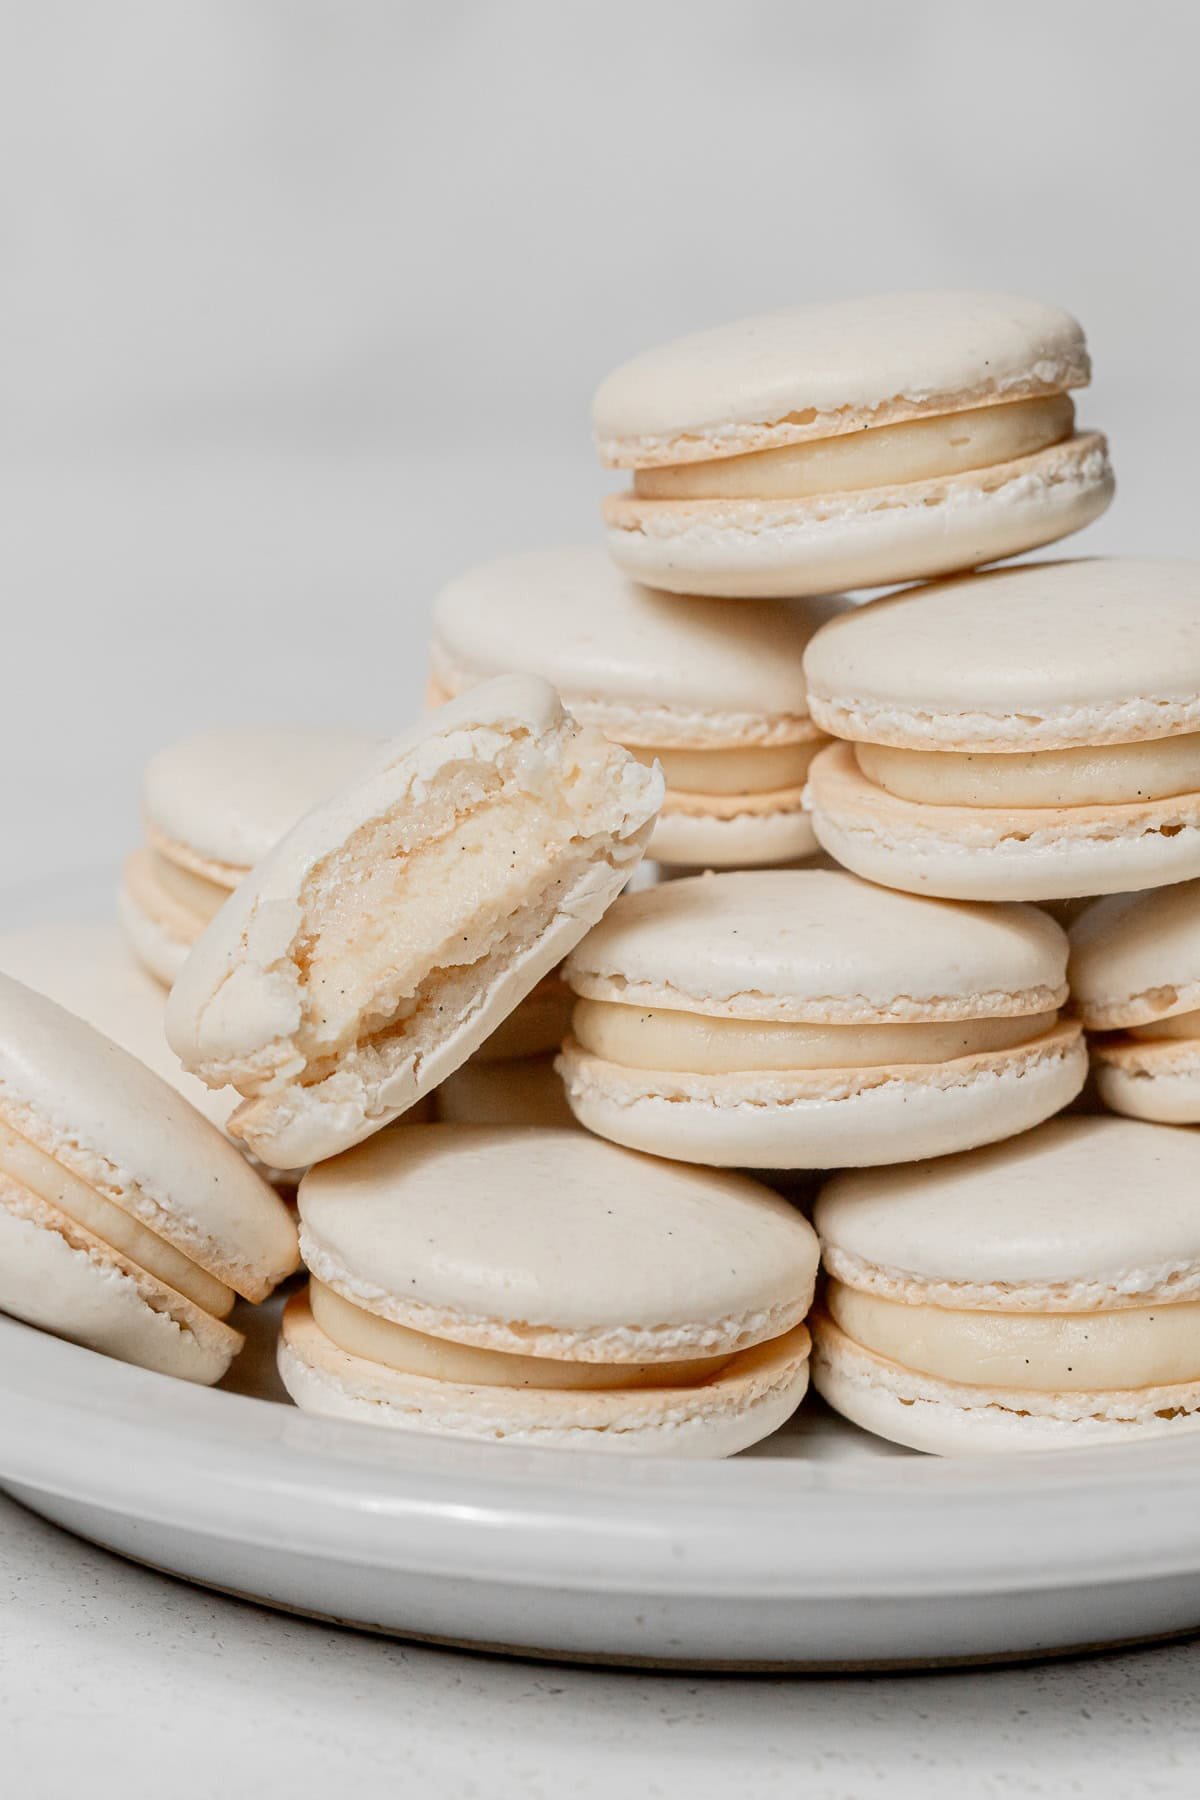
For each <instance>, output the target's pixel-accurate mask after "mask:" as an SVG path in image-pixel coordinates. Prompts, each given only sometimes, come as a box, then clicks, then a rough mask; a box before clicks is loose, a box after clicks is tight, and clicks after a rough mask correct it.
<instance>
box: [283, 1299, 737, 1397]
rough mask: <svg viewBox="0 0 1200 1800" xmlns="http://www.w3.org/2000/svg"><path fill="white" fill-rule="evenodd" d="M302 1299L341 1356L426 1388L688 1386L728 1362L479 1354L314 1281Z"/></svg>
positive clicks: (717, 1359)
mask: <svg viewBox="0 0 1200 1800" xmlns="http://www.w3.org/2000/svg"><path fill="white" fill-rule="evenodd" d="M308 1293H309V1304H310V1306H311V1307H312V1315H313V1318H314V1319H315V1321H316V1323H317V1325H318V1326H319V1327H320V1329H321V1330H322V1331H323V1332H324V1333H325V1336H326V1337H327V1338H328V1339H329V1340H330V1342H331V1343H334V1344H336V1345H337V1346H338V1348H339V1349H340V1350H345V1351H346V1352H347V1354H348V1355H350V1356H360V1357H362V1358H363V1359H364V1361H366V1362H374V1363H381V1364H382V1365H383V1366H384V1367H385V1368H388V1369H396V1370H398V1371H399V1372H400V1373H401V1374H403V1375H419V1376H422V1377H423V1378H425V1379H426V1380H429V1381H455V1382H460V1383H462V1384H464V1385H465V1386H468V1387H516V1388H598V1389H613V1388H646V1387H650V1388H673V1387H690V1386H694V1385H695V1384H696V1383H697V1382H700V1381H704V1380H706V1379H707V1378H708V1377H709V1376H710V1375H713V1374H715V1373H716V1371H717V1370H718V1369H721V1368H723V1367H724V1366H725V1364H726V1363H728V1362H729V1360H730V1359H729V1357H728V1356H699V1357H693V1358H690V1359H688V1360H685V1361H676V1362H659V1363H575V1362H566V1361H557V1360H554V1359H552V1358H550V1357H547V1356H520V1355H516V1354H514V1353H513V1352H510V1351H507V1350H479V1349H476V1348H474V1347H473V1346H472V1345H470V1344H456V1343H454V1342H453V1341H452V1340H451V1339H449V1338H437V1337H430V1336H429V1335H428V1333H426V1332H423V1331H413V1330H411V1329H410V1327H409V1326H407V1325H397V1324H395V1323H394V1321H393V1320H391V1319H381V1318H380V1317H379V1315H378V1314H377V1313H371V1312H367V1311H365V1309H364V1308H363V1307H361V1306H355V1305H353V1303H352V1302H351V1301H349V1300H345V1299H343V1297H342V1296H341V1294H338V1293H335V1292H334V1290H333V1289H332V1288H330V1287H326V1286H325V1284H324V1283H323V1282H320V1281H317V1280H315V1279H314V1280H312V1281H310V1283H309V1290H308Z"/></svg>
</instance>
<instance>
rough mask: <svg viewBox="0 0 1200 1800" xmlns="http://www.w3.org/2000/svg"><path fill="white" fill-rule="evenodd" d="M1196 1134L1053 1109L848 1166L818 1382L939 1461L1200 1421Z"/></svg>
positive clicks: (831, 1257)
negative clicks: (1015, 1132) (936, 1153)
mask: <svg viewBox="0 0 1200 1800" xmlns="http://www.w3.org/2000/svg"><path fill="white" fill-rule="evenodd" d="M1197 1193H1200V1137H1197V1136H1195V1135H1194V1134H1193V1133H1191V1132H1185V1131H1172V1130H1170V1129H1169V1128H1168V1127H1166V1126H1162V1125H1140V1124H1134V1123H1133V1122H1132V1121H1130V1120H1127V1119H1106V1118H1067V1119H1054V1120H1052V1121H1051V1122H1050V1123H1049V1124H1047V1125H1043V1126H1041V1127H1040V1129H1039V1130H1037V1131H1031V1132H1028V1133H1027V1134H1026V1135H1025V1136H1024V1137H1018V1138H1012V1139H1010V1140H1009V1141H1008V1142H1007V1143H1003V1144H994V1145H992V1146H990V1147H989V1148H988V1149H986V1150H974V1151H971V1152H970V1153H968V1154H967V1155H964V1156H952V1157H947V1158H946V1159H945V1160H944V1161H942V1162H933V1163H914V1164H910V1165H909V1166H908V1167H906V1168H893V1169H877V1170H872V1171H870V1172H869V1173H864V1174H857V1173H845V1174H841V1175H835V1176H834V1177H833V1179H832V1180H831V1181H830V1182H828V1183H827V1185H826V1186H825V1187H824V1188H823V1189H822V1192H821V1194H820V1197H819V1198H818V1200H817V1204H816V1209H815V1212H814V1215H813V1217H814V1222H815V1224H816V1227H817V1231H818V1234H819V1235H820V1238H821V1249H822V1254H823V1258H824V1263H825V1268H826V1270H827V1272H828V1277H829V1279H828V1282H827V1284H826V1288H825V1292H824V1298H823V1303H822V1306H821V1308H820V1309H819V1311H818V1313H817V1314H816V1315H815V1316H814V1319H813V1321H812V1330H813V1385H814V1387H816V1388H817V1390H818V1392H819V1393H821V1394H822V1395H823V1396H824V1398H825V1399H826V1400H827V1401H828V1402H829V1404H830V1405H831V1406H832V1407H834V1408H835V1409H836V1411H838V1412H840V1413H842V1414H843V1415H844V1416H845V1417H846V1418H848V1419H852V1420H853V1421H854V1423H855V1424H856V1425H861V1426H863V1427H864V1429H865V1430H867V1431H873V1432H875V1433H877V1434H878V1435H879V1436H880V1437H885V1438H891V1439H892V1440H893V1441H894V1442H895V1443H898V1444H908V1445H910V1446H911V1447H912V1448H913V1449H915V1450H928V1451H932V1452H934V1453H935V1454H938V1455H943V1456H955V1455H972V1454H975V1453H977V1452H980V1453H986V1452H1003V1451H1006V1450H1045V1449H1050V1448H1055V1447H1059V1446H1062V1447H1066V1446H1068V1445H1071V1444H1085V1445H1086V1444H1089V1443H1092V1444H1094V1443H1100V1442H1106V1441H1107V1442H1126V1441H1130V1440H1133V1439H1136V1438H1140V1437H1150V1436H1158V1435H1161V1434H1164V1433H1170V1434H1175V1433H1178V1432H1180V1431H1186V1430H1189V1429H1191V1428H1194V1427H1195V1425H1196V1423H1197V1422H1198V1421H1200V1206H1197V1204H1196V1196H1197Z"/></svg>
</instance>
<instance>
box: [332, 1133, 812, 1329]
mask: <svg viewBox="0 0 1200 1800" xmlns="http://www.w3.org/2000/svg"><path fill="white" fill-rule="evenodd" d="M300 1210H301V1218H302V1242H303V1247H304V1255H305V1260H306V1262H307V1263H308V1266H309V1268H310V1269H311V1270H312V1272H313V1274H314V1275H315V1276H316V1277H317V1278H318V1279H319V1280H321V1281H324V1282H326V1283H327V1284H328V1285H330V1286H332V1287H334V1288H335V1289H336V1290H337V1291H338V1292H340V1293H341V1294H342V1295H343V1296H344V1297H345V1298H346V1299H348V1300H350V1301H351V1302H352V1303H354V1304H358V1305H360V1306H363V1307H365V1308H366V1309H367V1310H369V1311H373V1312H376V1313H379V1314H381V1315H382V1316H383V1317H385V1318H389V1319H392V1320H394V1321H395V1322H397V1323H399V1324H403V1325H407V1326H410V1327H412V1328H413V1329H416V1330H419V1331H427V1332H431V1333H432V1334H434V1335H436V1336H439V1337H445V1338H449V1339H452V1340H455V1341H457V1342H460V1343H464V1344H474V1345H478V1346H481V1347H483V1348H487V1349H492V1350H501V1351H512V1352H518V1353H521V1354H525V1355H535V1356H548V1357H558V1358H567V1359H569V1360H573V1361H578V1362H609V1361H617V1362H620V1361H631V1362H638V1361H641V1362H646V1361H660V1360H672V1359H676V1358H678V1357H680V1356H703V1355H709V1354H719V1353H723V1352H726V1351H733V1350H736V1349H740V1348H743V1347H746V1346H749V1345H751V1344H756V1343H760V1342H763V1341H765V1340H766V1339H769V1338H772V1337H775V1336H777V1335H779V1334H780V1333H782V1332H784V1331H786V1330H788V1329H789V1328H790V1327H791V1326H792V1325H793V1324H795V1323H797V1322H798V1321H799V1320H801V1319H802V1318H803V1317H804V1315H805V1313H806V1311H807V1310H808V1305H809V1303H810V1301H811V1298H812V1288H813V1282H814V1279H815V1275H816V1260H817V1259H816V1240H815V1238H814V1237H813V1234H812V1232H811V1229H810V1227H809V1226H808V1224H807V1222H806V1221H805V1220H804V1219H803V1218H802V1217H801V1215H800V1214H799V1213H797V1212H796V1211H795V1209H794V1208H792V1207H790V1206H789V1205H788V1204H787V1203H786V1202H785V1201H783V1200H781V1199H779V1198H778V1196H776V1195H774V1194H772V1193H771V1192H770V1191H769V1190H768V1189H766V1188H762V1187H760V1186H759V1185H758V1184H757V1183H756V1182H752V1181H749V1180H747V1179H745V1178H744V1177H741V1176H736V1175H720V1174H715V1173H713V1172H712V1171H708V1170H705V1171H700V1170H696V1169H690V1168H687V1167H683V1166H680V1165H678V1164H673V1163H666V1162H661V1161H659V1160H657V1159H654V1158H649V1157H637V1156H634V1155H633V1154H632V1153H630V1152H628V1151H624V1150H619V1149H616V1148H614V1147H613V1146H612V1145H610V1144H606V1143H602V1142H601V1141H600V1140H599V1139H596V1138H592V1137H589V1136H586V1135H585V1134H583V1133H581V1132H575V1131H569V1130H568V1131H554V1130H539V1129H529V1130H525V1131H519V1132H514V1131H505V1130H503V1129H489V1128H484V1127H469V1126H447V1125H438V1126H417V1127H413V1128H411V1129H410V1130H407V1131H404V1132H398V1133H390V1134H387V1135H386V1136H381V1137H375V1138H373V1139H371V1140H370V1141H369V1142H368V1143H366V1144H363V1145H361V1146H359V1148H357V1149H356V1150H354V1151H351V1152H349V1153H348V1154H347V1155H345V1156H341V1157H338V1158H336V1159H335V1160H334V1161H332V1162H330V1163H325V1164H322V1165H321V1166H320V1167H319V1168H318V1169H315V1170H313V1171H312V1172H310V1174H309V1175H307V1176H306V1177H305V1180H304V1183H303V1185H302V1188H301V1195H300Z"/></svg>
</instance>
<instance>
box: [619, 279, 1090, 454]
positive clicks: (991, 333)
mask: <svg viewBox="0 0 1200 1800" xmlns="http://www.w3.org/2000/svg"><path fill="white" fill-rule="evenodd" d="M1089 376H1090V367H1089V363H1088V355H1087V349H1086V346H1085V344H1084V338H1083V332H1082V330H1081V328H1080V326H1079V324H1078V322H1077V321H1076V320H1075V319H1073V318H1072V317H1071V315H1070V314H1069V313H1066V312H1063V311H1062V310H1061V309H1060V308H1059V307H1056V306H1048V305H1046V304H1045V303H1044V302H1042V301H1039V300H1027V299H1022V298H1020V297H1018V296H1015V295H1011V294H982V293H954V292H947V293H914V294H872V295H868V296H866V297H864V298H861V299H854V300H834V301H814V302H810V303H809V304H808V305H804V306H793V307H786V308H783V309H781V310H780V311H778V312H771V313H763V314H762V315H760V316H759V317H757V318H752V319H742V320H739V321H738V322H737V323H736V324H732V325H722V326H718V327H717V328H716V329H715V330H711V331H699V332H694V333H692V334H691V335H690V336H688V337H683V338H678V339H676V340H675V341H674V342H673V343H669V344H663V345H660V346H658V347H657V348H655V349H652V350H646V351H643V352H642V354H641V355H640V356H635V357H634V358H633V359H632V361H630V362H627V363H624V364H623V365H622V366H621V367H620V368H619V369H616V370H614V371H613V373H612V374H611V375H609V376H608V377H607V379H606V380H604V381H603V382H602V383H601V384H600V387H599V389H598V390H597V392H596V396H595V400H594V402H593V422H594V426H595V434H596V441H597V446H598V448H599V450H600V454H601V456H602V458H603V459H604V461H605V462H607V463H609V464H610V465H612V466H615V467H634V468H636V467H648V466H651V465H653V464H661V463H684V462H696V461H700V460H703V459H704V458H707V457H711V456H728V455H732V454H735V453H736V452H738V451H739V450H756V449H762V448H767V447H769V446H771V445H774V444H786V443H797V442H801V441H803V440H805V439H807V438H820V437H830V436H832V435H834V434H835V433H838V432H842V431H850V430H857V429H860V428H861V427H862V426H864V425H887V424H893V423H897V422H899V421H900V420H903V419H910V418H916V417H920V416H921V415H923V414H928V413H937V412H950V411H956V410H959V409H961V408H965V407H972V406H980V405H984V404H986V403H988V402H989V401H1007V400H1019V399H1022V398H1024V397H1026V396H1031V395H1037V394H1044V393H1052V392H1060V391H1062V390H1064V389H1067V388H1075V387H1083V386H1085V385H1086V383H1087V381H1088V379H1089Z"/></svg>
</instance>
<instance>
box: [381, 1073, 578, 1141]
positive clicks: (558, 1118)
mask: <svg viewBox="0 0 1200 1800" xmlns="http://www.w3.org/2000/svg"><path fill="white" fill-rule="evenodd" d="M554 1064H555V1058H554V1057H553V1056H518V1057H513V1058H512V1059H511V1060H510V1061H507V1062H497V1061H495V1060H494V1059H488V1060H481V1058H480V1057H479V1056H478V1055H475V1056H473V1057H471V1059H470V1060H469V1061H468V1062H465V1063H464V1064H463V1066H462V1068H461V1069H455V1071H454V1073H453V1074H452V1075H447V1077H446V1079H445V1081H443V1082H442V1084H441V1086H440V1087H439V1088H438V1090H437V1092H436V1094H435V1095H433V1099H434V1100H435V1102H436V1112H437V1117H438V1119H439V1121H440V1122H441V1123H442V1124H444V1125H521V1126H528V1125H556V1126H565V1127H566V1128H567V1129H570V1128H571V1127H573V1126H574V1124H575V1118H574V1115H573V1113H572V1112H571V1109H570V1107H569V1106H568V1105H567V1096H566V1093H565V1092H564V1090H563V1084H562V1077H561V1076H560V1075H559V1073H558V1070H557V1069H556V1068H555V1066H554ZM405 1116H406V1118H407V1115H405Z"/></svg>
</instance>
